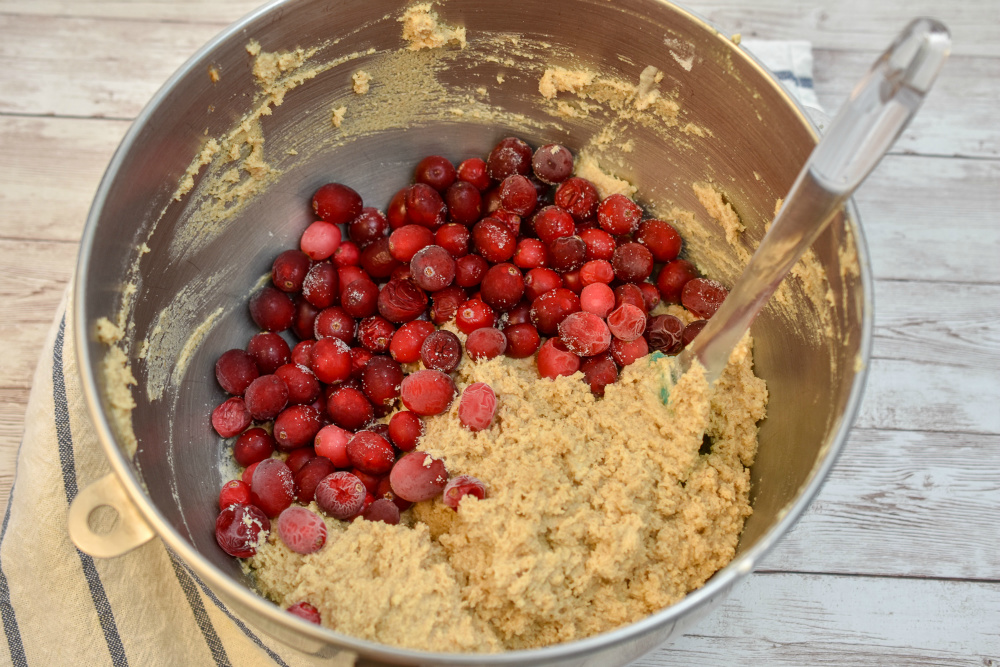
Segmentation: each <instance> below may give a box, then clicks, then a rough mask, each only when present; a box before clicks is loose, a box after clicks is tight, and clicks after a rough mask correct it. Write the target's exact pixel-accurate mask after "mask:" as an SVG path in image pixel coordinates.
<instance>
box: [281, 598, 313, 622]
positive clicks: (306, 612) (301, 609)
mask: <svg viewBox="0 0 1000 667" xmlns="http://www.w3.org/2000/svg"><path fill="white" fill-rule="evenodd" d="M286 611H287V612H288V613H289V614H292V615H293V616H298V617H299V618H302V619H305V620H307V621H309V622H310V623H315V624H316V625H319V624H320V617H319V611H318V610H317V609H316V607H314V606H312V605H311V604H309V603H308V602H296V603H295V604H293V605H292V606H291V607H289V608H288V609H287V610H286Z"/></svg>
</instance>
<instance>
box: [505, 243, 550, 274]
mask: <svg viewBox="0 0 1000 667" xmlns="http://www.w3.org/2000/svg"><path fill="white" fill-rule="evenodd" d="M548 254H549V252H548V249H547V248H546V247H545V244H544V243H542V242H541V241H539V240H538V239H521V240H520V241H518V242H517V249H516V250H514V258H513V262H514V265H515V266H517V267H519V268H522V269H537V268H539V267H542V266H545V265H546V264H548Z"/></svg>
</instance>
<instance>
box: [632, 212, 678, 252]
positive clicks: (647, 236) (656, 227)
mask: <svg viewBox="0 0 1000 667" xmlns="http://www.w3.org/2000/svg"><path fill="white" fill-rule="evenodd" d="M635 240H636V241H638V242H639V243H641V244H642V245H644V246H646V247H647V248H649V250H650V252H652V253H653V259H654V260H656V261H657V262H670V261H672V260H674V259H676V258H677V255H678V253H680V251H681V235H680V234H678V233H677V230H676V229H674V227H673V226H672V225H671V224H670V223H668V222H664V221H663V220H644V221H643V222H642V223H641V224H640V225H639V229H638V231H637V232H636V235H635Z"/></svg>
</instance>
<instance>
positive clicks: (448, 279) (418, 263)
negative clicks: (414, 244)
mask: <svg viewBox="0 0 1000 667" xmlns="http://www.w3.org/2000/svg"><path fill="white" fill-rule="evenodd" d="M410 273H411V274H412V275H413V282H415V283H416V284H417V285H419V286H420V287H421V288H423V289H425V290H427V291H428V292H436V291H437V290H439V289H442V288H444V287H447V286H448V285H450V284H451V283H452V281H453V280H455V260H454V259H453V258H452V256H451V254H450V253H449V252H448V251H447V250H445V249H444V248H442V247H441V246H439V245H429V246H427V247H426V248H422V249H421V250H419V251H418V252H417V254H415V255H414V256H413V259H411V260H410Z"/></svg>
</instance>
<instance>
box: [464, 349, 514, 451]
mask: <svg viewBox="0 0 1000 667" xmlns="http://www.w3.org/2000/svg"><path fill="white" fill-rule="evenodd" d="M497 333H499V332H497ZM501 335H503V334H501ZM496 412H497V395H496V394H495V393H494V392H493V388H492V387H490V386H489V385H488V384H486V383H485V382H475V383H473V384H470V385H469V386H468V387H466V388H465V390H464V391H463V392H462V398H461V399H460V400H459V402H458V420H459V421H460V422H462V426H465V427H466V428H467V429H469V430H470V431H472V432H476V431H482V430H484V429H487V428H489V427H490V424H492V423H493V416H494V415H495V414H496Z"/></svg>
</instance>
